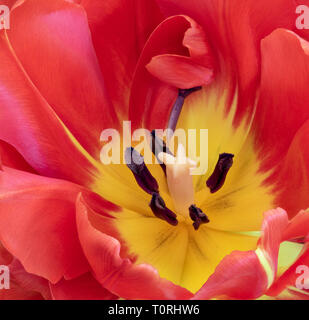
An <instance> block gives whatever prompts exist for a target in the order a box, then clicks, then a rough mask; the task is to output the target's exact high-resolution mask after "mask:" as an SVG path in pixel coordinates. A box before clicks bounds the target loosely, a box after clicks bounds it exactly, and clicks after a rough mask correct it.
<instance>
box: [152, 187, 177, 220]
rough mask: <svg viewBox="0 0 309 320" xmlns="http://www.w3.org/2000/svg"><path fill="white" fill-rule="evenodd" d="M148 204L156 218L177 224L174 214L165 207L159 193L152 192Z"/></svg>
mask: <svg viewBox="0 0 309 320" xmlns="http://www.w3.org/2000/svg"><path fill="white" fill-rule="evenodd" d="M149 206H150V208H151V210H152V212H153V214H154V215H155V216H156V217H157V218H159V219H162V220H165V221H166V222H168V223H169V224H171V225H172V226H177V224H178V221H177V216H176V214H175V213H174V212H173V211H171V210H170V209H168V208H167V207H166V205H165V202H164V200H163V199H162V198H161V196H160V195H159V193H154V194H153V195H152V198H151V201H150V204H149Z"/></svg>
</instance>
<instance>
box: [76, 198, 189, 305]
mask: <svg viewBox="0 0 309 320" xmlns="http://www.w3.org/2000/svg"><path fill="white" fill-rule="evenodd" d="M107 210H108V208H107ZM91 211H92V210H91V209H90V208H89V207H88V206H87V204H86V203H85V201H84V200H83V198H82V197H80V198H79V200H78V202H77V228H78V232H79V238H80V242H81V244H82V248H83V250H84V253H85V255H86V257H87V259H88V261H89V263H90V265H91V267H92V270H93V272H94V274H95V277H96V279H97V280H98V281H99V282H100V283H101V285H102V286H104V287H105V288H107V289H108V290H109V291H111V292H112V293H114V294H116V295H117V296H120V297H122V298H126V299H188V298H190V297H191V296H192V294H191V293H190V292H189V291H187V290H186V289H184V288H181V287H179V286H177V285H174V284H173V283H172V282H170V281H168V280H166V279H163V278H161V277H160V276H159V275H158V272H157V271H156V270H155V269H154V268H153V267H152V266H150V265H148V264H135V263H134V261H132V258H130V257H125V256H122V254H121V244H120V242H119V240H118V239H117V238H115V237H113V236H111V235H108V234H107V233H103V232H100V231H99V230H98V229H96V228H95V227H94V226H93V225H92V224H91V222H90V220H89V213H90V214H91ZM110 213H111V214H112V212H110ZM119 214H121V212H120V213H119Z"/></svg>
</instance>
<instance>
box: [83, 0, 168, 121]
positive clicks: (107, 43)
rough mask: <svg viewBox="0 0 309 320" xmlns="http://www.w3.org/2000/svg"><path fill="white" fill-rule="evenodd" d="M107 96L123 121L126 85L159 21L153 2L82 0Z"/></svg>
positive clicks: (158, 14) (127, 100) (136, 0)
mask: <svg viewBox="0 0 309 320" xmlns="http://www.w3.org/2000/svg"><path fill="white" fill-rule="evenodd" d="M80 2H81V5H82V6H83V7H84V8H85V10H86V12H87V16H88V20H89V26H90V30H91V33H92V39H93V43H94V47H95V50H96V53H97V57H98V60H99V63H100V67H101V70H102V73H103V75H104V82H105V85H106V88H107V91H108V95H109V97H110V99H111V100H112V102H113V104H114V107H115V109H116V111H117V113H119V114H120V116H122V117H123V118H124V119H125V120H126V119H127V116H128V115H127V113H128V106H129V93H130V86H131V82H132V78H133V73H134V70H135V67H136V64H137V61H138V59H139V55H140V52H141V51H142V49H143V47H144V44H145V42H146V40H147V38H148V36H149V35H150V33H151V32H152V31H153V30H154V28H155V27H156V26H157V25H158V24H159V23H160V22H161V20H162V17H161V13H160V11H159V9H158V7H157V4H156V1H154V0H147V1H143V0H142V1H140V0H133V1H127V0H104V1H101V0H82V1H80Z"/></svg>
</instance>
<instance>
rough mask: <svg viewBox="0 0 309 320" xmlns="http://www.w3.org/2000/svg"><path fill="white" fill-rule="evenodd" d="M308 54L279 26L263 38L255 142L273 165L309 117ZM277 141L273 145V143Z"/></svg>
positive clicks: (294, 36)
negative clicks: (308, 88) (256, 136)
mask: <svg viewBox="0 0 309 320" xmlns="http://www.w3.org/2000/svg"><path fill="white" fill-rule="evenodd" d="M287 48H288V50H287ZM308 81H309V55H308V54H306V53H305V51H304V49H303V47H302V43H301V41H300V40H299V38H298V37H297V36H296V35H294V34H293V33H291V32H289V31H287V30H284V29H278V30H276V31H274V32H273V33H272V34H271V35H269V36H268V37H266V38H265V39H264V40H263V41H262V79H261V91H260V100H259V104H258V106H257V111H256V120H255V125H256V127H257V128H256V131H257V134H258V138H257V143H258V145H259V146H260V147H261V148H262V152H263V153H264V154H267V156H268V159H267V160H268V161H267V162H266V164H265V166H267V165H268V167H271V168H272V167H273V166H274V164H275V163H277V162H278V161H279V159H280V158H282V156H283V155H284V154H285V153H286V151H287V150H288V148H289V146H290V144H291V142H292V140H293V138H294V136H295V134H296V133H297V131H298V130H299V129H300V127H301V126H302V125H304V123H305V122H306V120H308V119H309V109H308V108H306V107H305V106H306V105H308V103H309V92H308V90H307V83H308ZM274 141H276V148H274V147H273V143H274Z"/></svg>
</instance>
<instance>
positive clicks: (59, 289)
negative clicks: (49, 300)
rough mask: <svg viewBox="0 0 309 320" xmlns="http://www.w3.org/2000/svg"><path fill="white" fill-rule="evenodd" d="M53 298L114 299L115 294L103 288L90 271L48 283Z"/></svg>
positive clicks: (115, 297)
mask: <svg viewBox="0 0 309 320" xmlns="http://www.w3.org/2000/svg"><path fill="white" fill-rule="evenodd" d="M50 289H51V293H52V297H53V299H55V300H115V299H117V296H115V295H113V294H112V293H111V292H109V291H108V290H106V289H104V288H103V287H102V286H101V285H100V284H99V282H97V281H96V280H95V279H94V277H93V276H92V275H91V274H90V273H86V274H84V275H82V276H80V277H78V278H75V279H72V280H64V279H62V280H61V281H60V282H58V283H56V284H50Z"/></svg>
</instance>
